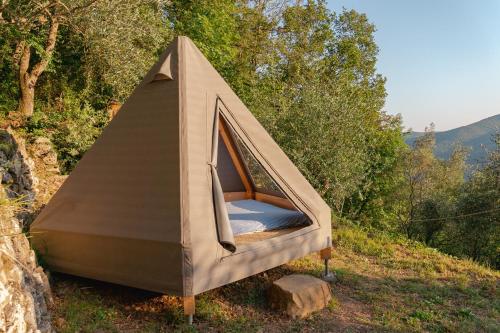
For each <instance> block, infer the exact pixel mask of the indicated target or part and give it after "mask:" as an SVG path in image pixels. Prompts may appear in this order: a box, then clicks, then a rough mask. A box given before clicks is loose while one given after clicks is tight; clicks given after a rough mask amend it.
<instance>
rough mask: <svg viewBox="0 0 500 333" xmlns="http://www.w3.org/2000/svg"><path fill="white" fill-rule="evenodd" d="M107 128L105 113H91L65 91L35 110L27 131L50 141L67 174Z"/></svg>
mask: <svg viewBox="0 0 500 333" xmlns="http://www.w3.org/2000/svg"><path fill="white" fill-rule="evenodd" d="M106 124H107V115H106V112H104V111H102V110H95V109H94V108H93V107H92V106H91V105H90V104H89V103H88V102H85V101H82V100H81V99H80V98H78V96H77V95H76V93H75V92H73V91H71V90H66V91H65V92H64V93H63V95H62V96H61V97H60V98H57V99H56V100H55V102H54V103H47V104H44V105H41V106H38V107H37V108H36V110H35V113H34V115H33V117H32V118H31V119H30V121H29V123H28V125H27V130H28V133H29V134H31V135H32V136H35V137H37V136H46V137H48V138H50V139H51V141H52V143H53V144H54V146H55V149H56V151H57V154H58V158H59V165H60V167H61V171H62V172H63V173H69V172H70V171H71V170H72V169H73V168H74V167H75V165H76V163H77V162H78V161H79V160H80V159H81V158H82V156H83V154H84V153H85V152H86V151H87V150H88V149H89V148H90V146H91V145H92V144H93V143H94V141H95V140H96V138H97V137H98V136H99V134H100V133H101V131H102V129H103V127H104V126H105V125H106Z"/></svg>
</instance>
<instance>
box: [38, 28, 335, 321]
mask: <svg viewBox="0 0 500 333" xmlns="http://www.w3.org/2000/svg"><path fill="white" fill-rule="evenodd" d="M330 218H331V216H330V209H329V207H328V206H327V204H326V203H325V202H324V201H323V200H322V199H321V197H320V196H319V195H318V194H317V193H316V191H315V190H314V189H313V187H312V186H311V185H310V184H309V183H308V182H307V181H306V179H305V178H304V177H303V176H302V174H301V173H300V172H299V171H298V169H297V168H296V167H295V166H294V165H293V163H292V162H291V161H290V160H289V159H288V157H287V156H286V155H285V154H284V153H283V151H282V150H281V149H280V148H279V146H278V145H277V144H276V143H275V142H274V141H273V139H272V138H271V136H270V135H269V134H268V133H267V132H266V131H265V129H264V128H263V127H262V126H261V125H260V124H259V122H258V121H257V120H256V119H255V118H254V116H253V115H252V114H251V113H250V111H249V110H248V109H247V108H246V107H245V105H243V103H242V102H241V101H240V99H239V98H238V97H237V96H236V94H235V93H234V92H233V91H232V90H231V88H230V87H229V86H228V84H227V83H226V82H225V81H224V80H223V78H222V77H221V76H220V75H219V74H218V73H217V71H216V70H215V69H214V68H213V67H212V66H211V64H210V63H209V61H208V60H207V59H206V58H205V57H204V56H203V55H202V53H201V52H200V51H199V50H198V49H197V48H196V46H195V45H194V43H193V42H192V41H191V40H190V39H189V38H187V37H178V38H176V39H175V40H174V41H173V42H172V43H171V44H170V46H169V47H168V48H167V49H166V51H165V52H164V53H163V54H162V55H161V56H160V59H159V61H158V62H157V63H156V64H155V65H154V66H153V67H152V69H151V70H150V71H149V72H148V73H147V74H146V76H145V77H144V79H143V80H142V82H141V83H140V84H139V85H138V86H137V87H136V89H135V90H134V91H133V93H132V95H131V96H130V97H129V99H128V100H127V101H126V102H125V104H124V105H123V107H122V109H121V110H120V112H119V113H118V114H117V115H116V116H115V117H114V118H113V120H112V121H111V122H110V124H109V125H108V126H107V127H106V128H105V129H104V131H103V133H102V135H101V136H100V137H99V138H98V139H97V140H96V142H95V144H94V145H93V146H92V147H91V149H90V150H89V151H88V152H87V153H86V154H85V156H84V157H83V158H82V159H81V161H80V162H79V163H78V165H77V166H76V168H75V169H74V171H73V172H72V173H71V174H70V176H69V177H68V178H67V180H66V181H65V182H64V184H63V185H62V186H61V188H60V189H59V191H58V192H57V193H56V194H55V195H54V196H53V197H52V199H51V200H50V202H49V203H48V204H47V206H46V207H45V208H44V209H43V211H42V212H41V213H40V214H39V215H38V217H37V218H36V220H35V221H34V223H33V224H32V226H31V231H32V235H33V244H34V246H35V248H36V249H37V250H38V251H39V252H40V253H41V255H42V256H43V259H44V260H45V261H46V262H47V264H48V265H49V267H50V268H51V269H53V270H54V271H59V272H64V273H68V274H73V275H77V276H82V277H87V278H92V279H97V280H102V281H108V282H112V283H118V284H122V285H127V286H132V287H137V288H141V289H146V290H151V291H157V292H161V293H166V294H170V295H177V296H183V297H184V298H185V300H186V303H185V310H186V312H187V313H188V314H189V311H192V310H189V308H192V307H194V306H193V304H194V295H197V294H199V293H202V292H204V291H207V290H210V289H213V288H216V287H219V286H222V285H225V284H228V283H231V282H233V281H236V280H239V279H242V278H245V277H248V276H250V275H253V274H257V273H259V272H262V271H265V270H267V269H270V268H273V267H276V266H278V265H281V264H283V263H286V262H287V261H290V260H292V259H295V258H298V257H302V256H305V255H307V254H309V253H311V252H313V251H321V250H324V251H323V253H326V252H325V249H329V248H330V246H331V239H330V237H331V224H330ZM247 221H248V222H249V223H250V224H248V225H247ZM283 221H284V223H283ZM273 225H276V226H277V227H275V228H274V227H273ZM269 226H271V227H269ZM252 228H254V229H252ZM233 229H238V230H239V233H240V234H235V232H234V231H233ZM190 304H191V305H190Z"/></svg>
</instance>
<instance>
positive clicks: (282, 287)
mask: <svg viewBox="0 0 500 333" xmlns="http://www.w3.org/2000/svg"><path fill="white" fill-rule="evenodd" d="M331 298H332V295H331V291H330V285H329V284H328V283H327V282H325V281H323V280H320V279H318V278H315V277H314V276H310V275H303V274H293V275H288V276H285V277H282V278H281V279H279V280H276V281H274V282H273V284H272V286H271V287H270V288H269V291H268V299H269V305H270V307H271V308H272V309H274V310H276V311H278V312H281V313H286V314H287V315H288V316H290V317H292V318H305V317H307V316H308V315H309V314H311V313H312V312H314V311H318V310H321V309H323V308H325V307H326V306H327V305H328V303H329V302H330V300H331Z"/></svg>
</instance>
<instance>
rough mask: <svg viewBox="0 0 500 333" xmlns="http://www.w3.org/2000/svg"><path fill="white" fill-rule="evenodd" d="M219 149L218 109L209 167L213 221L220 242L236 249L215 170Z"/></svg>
mask: <svg viewBox="0 0 500 333" xmlns="http://www.w3.org/2000/svg"><path fill="white" fill-rule="evenodd" d="M218 151H219V110H218V109H216V110H215V116H214V125H213V131H212V160H211V161H210V169H211V172H212V190H213V200H214V210H215V217H216V218H215V223H216V225H217V234H218V236H219V242H220V244H221V245H222V246H223V247H224V248H225V249H226V250H228V251H231V252H234V251H236V245H235V243H234V236H233V231H232V229H231V224H230V221H229V214H228V212H227V208H226V203H225V201H224V192H223V190H222V185H221V183H220V180H219V175H218V172H217V155H218V154H217V153H218Z"/></svg>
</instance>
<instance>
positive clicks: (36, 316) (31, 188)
mask: <svg viewBox="0 0 500 333" xmlns="http://www.w3.org/2000/svg"><path fill="white" fill-rule="evenodd" d="M0 143H1V144H2V145H3V146H2V147H4V148H5V147H8V148H9V149H8V150H9V152H8V153H5V152H4V151H2V150H0V169H1V171H0V173H1V176H2V177H1V178H2V182H3V183H4V184H5V183H7V184H8V185H7V186H0V200H2V201H3V202H4V203H3V204H2V205H0V332H30V333H31V332H37V333H38V332H52V328H51V321H50V315H49V310H48V305H49V304H50V302H51V294H50V286H49V282H48V279H47V276H46V275H45V273H44V271H43V269H42V268H41V267H39V266H38V265H37V263H36V258H35V253H34V252H33V250H32V249H31V247H30V244H29V242H28V239H27V237H26V235H25V234H23V233H22V227H23V226H24V225H26V224H27V222H28V220H29V219H30V218H31V212H32V210H33V209H34V207H33V201H34V199H35V195H36V193H37V189H36V185H37V184H38V180H37V178H36V176H35V164H34V162H33V160H32V159H31V157H30V156H29V155H28V153H27V151H26V147H25V143H24V140H23V139H22V138H21V137H19V136H17V134H16V133H15V132H14V131H12V129H10V128H9V129H7V130H6V131H2V130H0ZM7 198H9V199H20V200H21V201H22V203H23V204H22V209H20V206H19V202H18V203H12V202H11V201H9V200H7ZM21 201H20V202H21Z"/></svg>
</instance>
